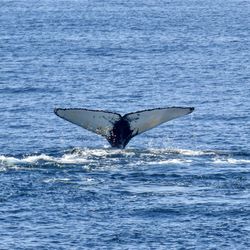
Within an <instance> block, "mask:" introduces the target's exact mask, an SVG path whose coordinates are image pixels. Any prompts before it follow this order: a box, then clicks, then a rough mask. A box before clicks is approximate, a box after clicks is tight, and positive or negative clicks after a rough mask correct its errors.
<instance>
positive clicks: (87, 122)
mask: <svg viewBox="0 0 250 250" xmlns="http://www.w3.org/2000/svg"><path fill="white" fill-rule="evenodd" d="M193 111H194V108H192V107H168V108H156V109H147V110H142V111H137V112H133V113H128V114H125V115H123V116H122V115H120V114H118V113H114V112H109V111H102V110H90V109H81V108H70V109H62V108H56V109H55V110H54V112H55V114H56V115H57V116H59V117H61V118H63V119H65V120H67V121H69V122H71V123H74V124H76V125H78V126H80V127H82V128H85V129H87V130H89V131H91V132H94V133H96V134H99V135H102V136H104V137H105V138H106V139H107V140H108V142H109V143H110V145H111V146H112V147H116V148H125V147H126V145H127V144H128V142H129V141H130V140H131V139H132V138H133V137H134V136H136V135H139V134H141V133H143V132H145V131H147V130H150V129H152V128H154V127H156V126H158V125H160V124H162V123H164V122H168V121H170V120H173V119H175V118H178V117H181V116H184V115H187V114H190V113H192V112H193Z"/></svg>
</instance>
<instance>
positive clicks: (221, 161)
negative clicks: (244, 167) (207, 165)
mask: <svg viewBox="0 0 250 250" xmlns="http://www.w3.org/2000/svg"><path fill="white" fill-rule="evenodd" d="M213 163H214V164H236V165H237V164H250V160H247V159H234V158H228V159H219V158H216V159H214V160H213Z"/></svg>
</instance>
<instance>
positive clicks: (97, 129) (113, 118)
mask: <svg viewBox="0 0 250 250" xmlns="http://www.w3.org/2000/svg"><path fill="white" fill-rule="evenodd" d="M54 112H55V114H56V115H57V116H59V117H61V118H63V119H64V120H67V121H69V122H71V123H74V124H76V125H78V126H80V127H82V128H85V129H87V130H89V131H91V132H94V133H96V134H99V135H102V136H104V137H109V136H110V132H111V131H112V129H113V127H114V124H115V123H116V122H117V121H119V120H120V118H121V115H119V114H116V113H112V112H107V111H99V110H90V109H60V108H58V109H55V110H54Z"/></svg>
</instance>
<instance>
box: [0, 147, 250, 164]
mask: <svg viewBox="0 0 250 250" xmlns="http://www.w3.org/2000/svg"><path fill="white" fill-rule="evenodd" d="M204 157H205V162H206V163H209V164H215V165H216V164H231V165H237V164H249V163H250V159H249V157H244V158H242V157H238V156H235V157H233V154H230V153H228V152H223V151H206V150H204V151H202V150H186V149H146V150H145V149H143V150H140V149H126V150H120V149H73V150H70V151H66V152H64V153H63V154H62V155H61V156H50V155H47V154H40V155H28V156H22V157H15V156H5V155H0V166H23V165H28V166H33V165H36V164H38V163H39V165H43V164H45V165H46V164H51V163H52V164H57V165H58V166H63V165H68V164H75V165H78V164H84V165H88V164H91V163H93V164H94V165H98V164H100V163H101V164H104V165H105V164H106V165H110V164H119V163H121V164H124V161H126V162H127V163H129V164H130V165H131V164H132V165H133V164H134V165H138V164H145V165H157V164H161V165H164V164H166V165H168V164H174V165H175V164H191V163H195V162H196V161H197V162H198V161H199V160H201V159H203V161H204Z"/></svg>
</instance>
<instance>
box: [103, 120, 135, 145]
mask: <svg viewBox="0 0 250 250" xmlns="http://www.w3.org/2000/svg"><path fill="white" fill-rule="evenodd" d="M132 133H133V130H131V128H130V125H129V122H128V120H127V119H126V118H125V117H124V116H123V117H121V119H120V120H119V121H117V122H116V123H115V124H114V127H113V129H112V131H111V132H110V136H109V137H108V138H107V140H108V142H109V143H110V145H111V146H112V147H114V148H125V147H126V145H127V144H128V143H129V141H130V140H131V139H132V138H133V137H134V136H135V135H137V133H136V134H134V135H133V136H132Z"/></svg>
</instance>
